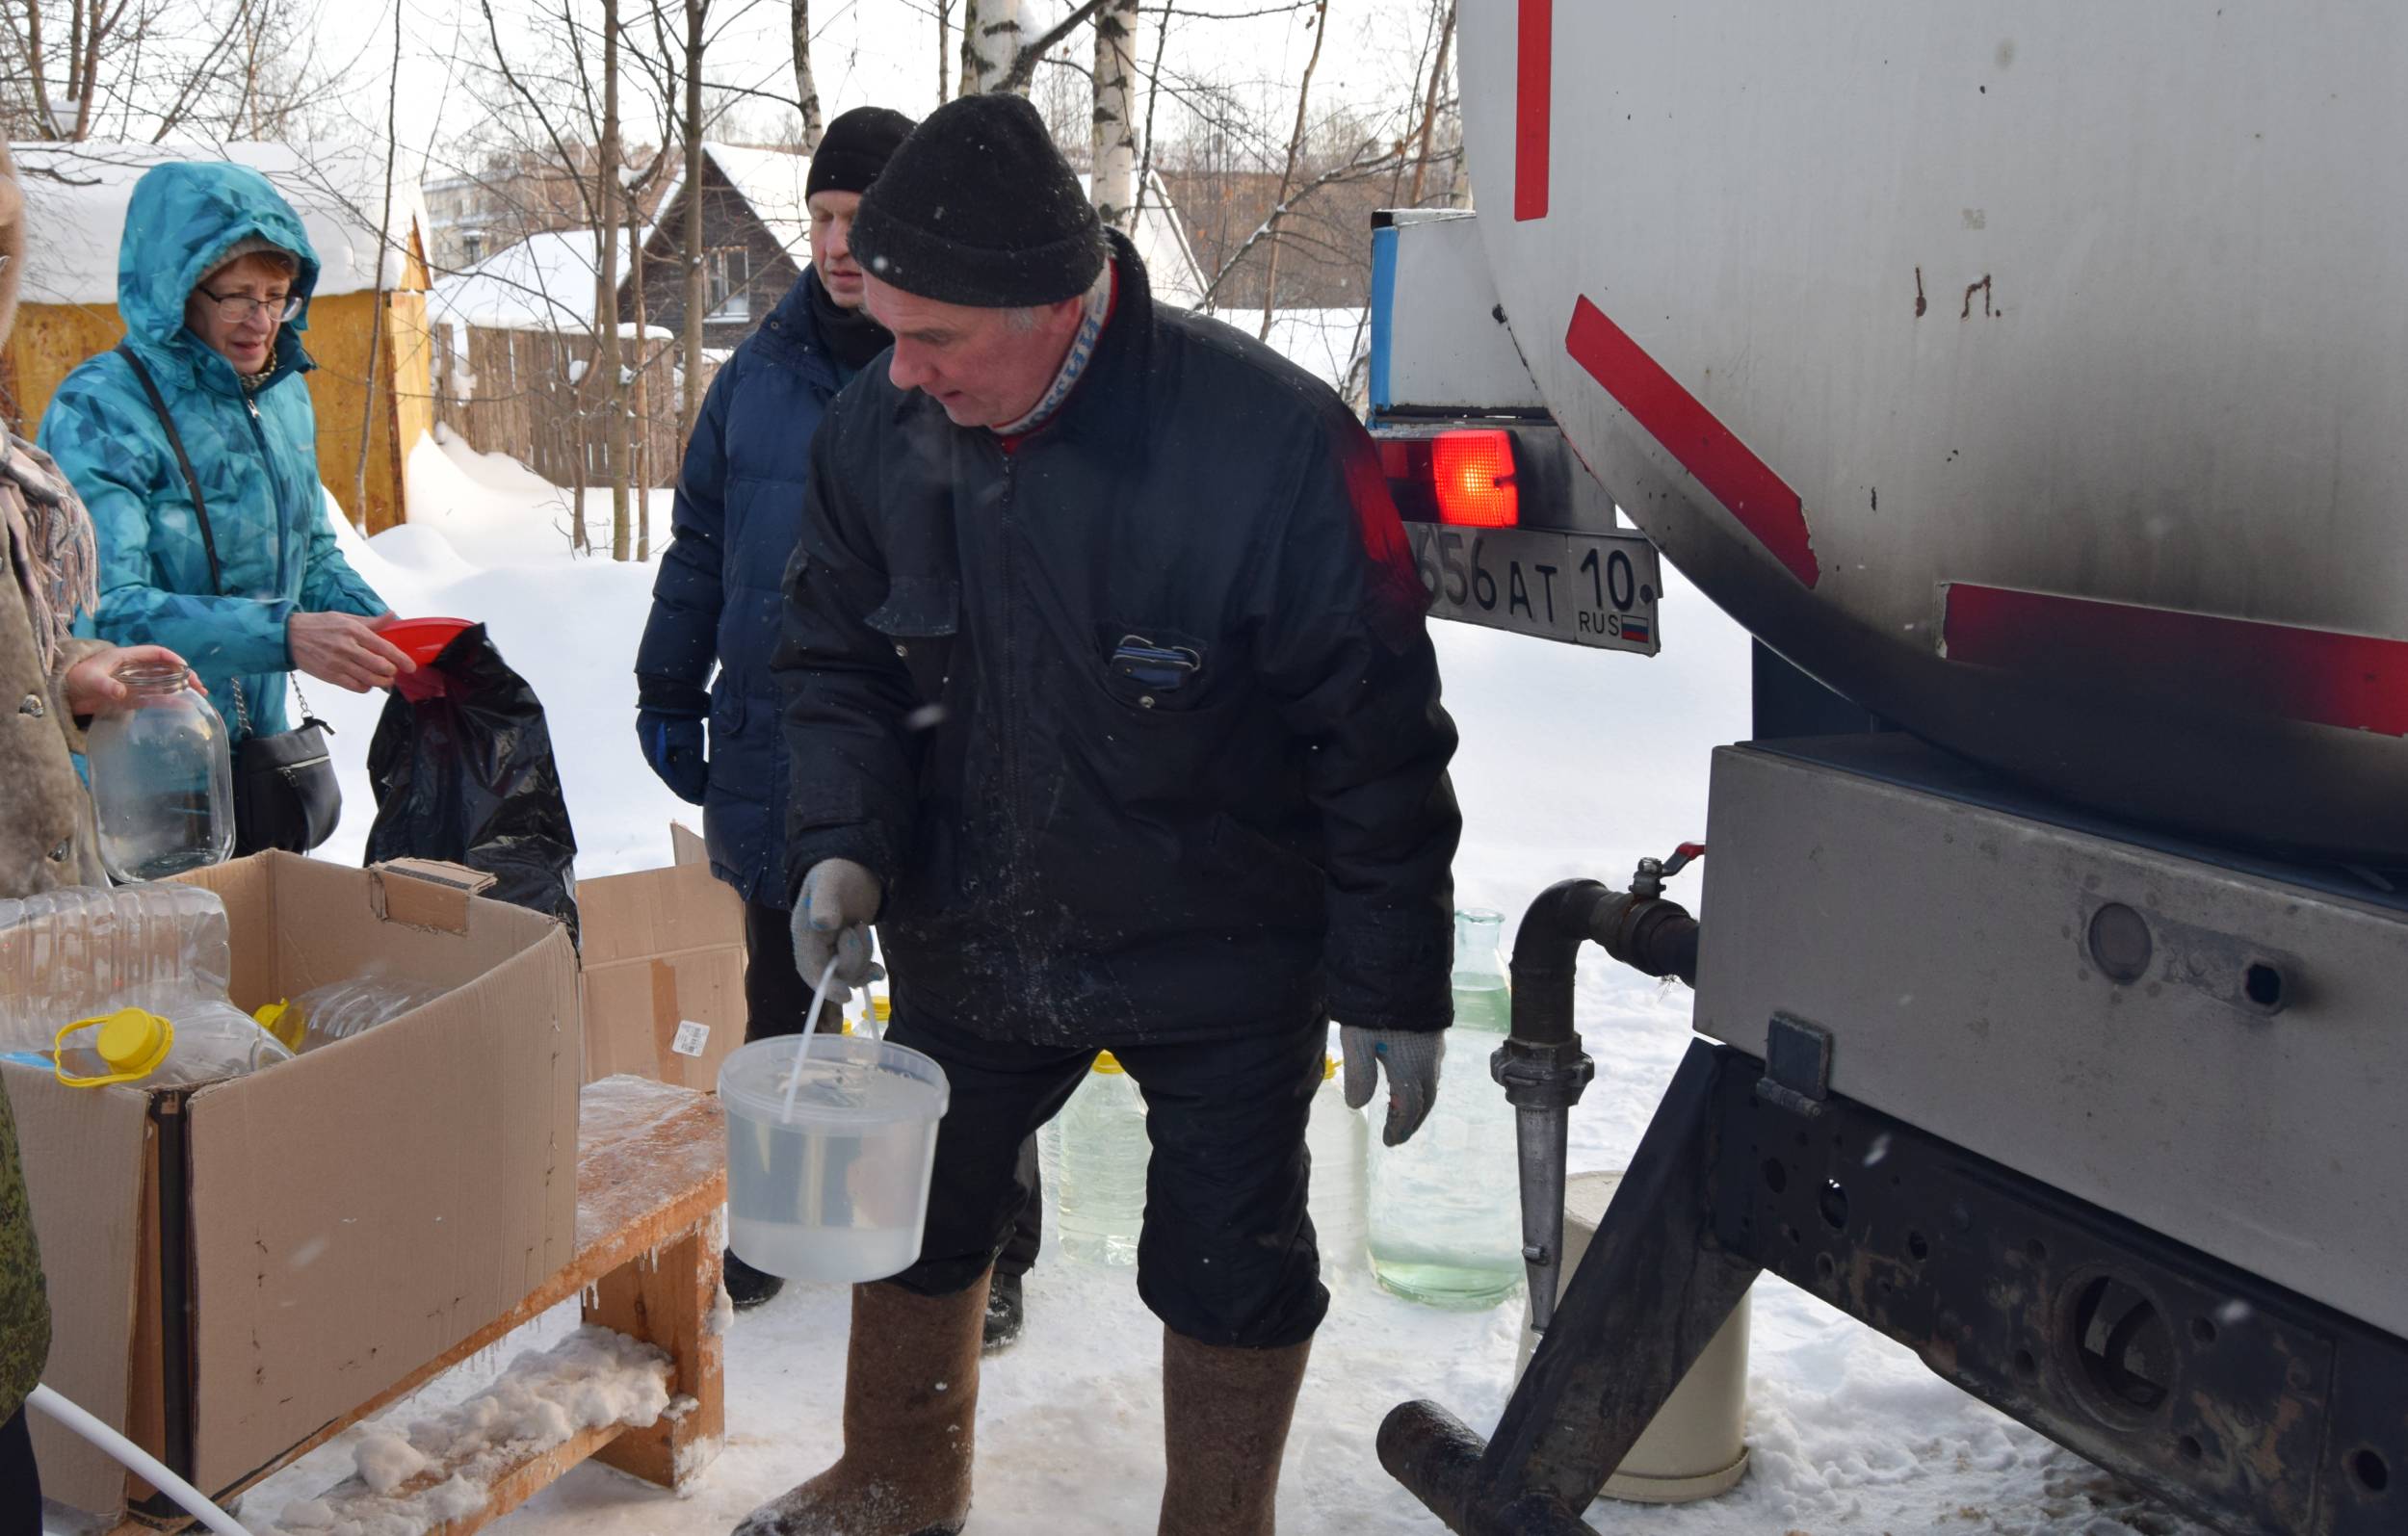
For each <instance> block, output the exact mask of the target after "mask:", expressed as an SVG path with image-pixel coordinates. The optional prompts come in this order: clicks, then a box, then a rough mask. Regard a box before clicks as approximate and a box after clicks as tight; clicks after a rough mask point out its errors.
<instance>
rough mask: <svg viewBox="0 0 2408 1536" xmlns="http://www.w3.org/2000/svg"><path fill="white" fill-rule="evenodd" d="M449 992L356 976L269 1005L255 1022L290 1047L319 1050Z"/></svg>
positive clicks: (428, 984) (415, 983) (393, 978)
mask: <svg viewBox="0 0 2408 1536" xmlns="http://www.w3.org/2000/svg"><path fill="white" fill-rule="evenodd" d="M449 990H451V989H450V988H448V987H442V986H436V985H434V984H432V983H431V982H425V981H410V980H406V979H403V978H400V977H396V976H352V977H349V978H347V979H345V980H341V981H329V982H327V984H326V985H325V986H322V987H312V988H310V989H309V990H308V991H306V992H304V993H302V994H301V996H299V997H297V998H293V999H291V1000H289V1001H287V1002H271V1003H269V1004H268V1005H267V1006H266V1007H264V1008H261V1009H260V1010H259V1011H258V1012H257V1013H256V1014H254V1015H252V1017H254V1018H256V1019H257V1020H258V1021H259V1024H260V1027H261V1028H264V1029H266V1030H267V1031H268V1032H269V1033H271V1034H273V1035H275V1037H276V1039H277V1040H279V1041H281V1042H282V1043H283V1044H284V1045H285V1046H286V1047H287V1048H289V1049H291V1050H294V1051H315V1050H317V1049H318V1048H319V1047H321V1046H329V1045H332V1044H334V1043H335V1042H336V1041H337V1040H349V1039H352V1038H353V1036H355V1035H362V1034H366V1033H367V1032H368V1031H369V1030H371V1029H373V1028H377V1027H378V1026H379V1025H382V1024H389V1023H391V1022H392V1021H393V1020H395V1019H398V1018H400V1017H401V1016H402V1015H403V1014H405V1013H407V1012H408V1011H409V1010H410V1009H412V1008H416V1007H422V1006H424V1005H425V1004H427V1003H430V1002H433V1001H434V1000H435V999H437V998H439V997H441V996H443V994H444V993H445V992H447V991H449Z"/></svg>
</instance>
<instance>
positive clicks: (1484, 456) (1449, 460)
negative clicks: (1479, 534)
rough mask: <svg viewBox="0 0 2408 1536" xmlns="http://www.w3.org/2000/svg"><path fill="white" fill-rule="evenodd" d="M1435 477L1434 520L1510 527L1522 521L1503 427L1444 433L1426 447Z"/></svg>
mask: <svg viewBox="0 0 2408 1536" xmlns="http://www.w3.org/2000/svg"><path fill="white" fill-rule="evenodd" d="M1429 457H1430V467H1431V469H1432V470H1433V471H1434V472H1435V473H1436V475H1437V477H1438V520H1439V521H1440V522H1443V523H1453V524H1455V525H1457V526H1458V527H1462V528H1511V527H1513V526H1514V525H1515V524H1517V523H1519V522H1520V521H1521V520H1522V492H1521V488H1520V487H1519V486H1517V485H1516V484H1515V483H1514V481H1513V439H1512V438H1511V437H1509V436H1507V435H1506V434H1505V433H1504V432H1501V431H1465V432H1446V433H1443V434H1441V435H1440V437H1439V438H1438V440H1437V441H1436V442H1435V443H1432V444H1431V445H1430V450H1429Z"/></svg>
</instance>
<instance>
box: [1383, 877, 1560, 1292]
mask: <svg viewBox="0 0 2408 1536" xmlns="http://www.w3.org/2000/svg"><path fill="white" fill-rule="evenodd" d="M1504 927H1505V918H1504V916H1503V915H1502V914H1500V913H1496V912H1491V911H1487V910H1485V909H1470V910H1466V911H1461V912H1457V913H1456V914H1455V920H1454V942H1455V950H1454V956H1455V958H1454V976H1453V985H1454V1028H1453V1029H1451V1030H1449V1031H1448V1039H1447V1055H1446V1063H1445V1068H1444V1070H1443V1071H1441V1072H1440V1073H1439V1076H1438V1102H1437V1103H1436V1104H1434V1105H1433V1106H1430V1111H1429V1118H1428V1119H1427V1120H1425V1121H1424V1122H1423V1123H1422V1129H1421V1130H1420V1131H1418V1132H1415V1133H1414V1136H1413V1139H1412V1140H1410V1141H1408V1142H1406V1143H1405V1144H1404V1145H1403V1146H1401V1147H1390V1146H1384V1145H1381V1144H1379V1143H1378V1142H1377V1141H1374V1143H1373V1145H1372V1149H1371V1152H1372V1196H1371V1251H1372V1270H1373V1272H1374V1274H1376V1275H1377V1276H1378V1277H1379V1283H1380V1285H1381V1286H1382V1287H1383V1288H1384V1289H1388V1290H1390V1291H1392V1292H1394V1293H1395V1294H1397V1295H1400V1296H1402V1297H1404V1298H1406V1299H1407V1300H1410V1301H1423V1302H1427V1303H1429V1304H1431V1305H1432V1306H1439V1307H1455V1308H1465V1309H1471V1308H1479V1307H1491V1306H1494V1305H1496V1304H1497V1303H1498V1302H1501V1301H1503V1300H1505V1298H1506V1297H1508V1296H1510V1295H1512V1294H1513V1293H1514V1292H1515V1291H1516V1290H1517V1289H1519V1288H1520V1286H1521V1284H1522V1276H1523V1269H1522V1214H1521V1173H1520V1168H1519V1165H1518V1163H1517V1161H1516V1159H1515V1156H1514V1115H1513V1106H1511V1105H1510V1104H1508V1103H1506V1102H1505V1090H1504V1089H1503V1088H1500V1087H1498V1086H1497V1084H1496V1083H1495V1082H1494V1081H1493V1080H1490V1078H1489V1076H1488V1057H1489V1054H1490V1053H1491V1052H1493V1051H1495V1050H1496V1048H1497V1047H1498V1046H1499V1045H1500V1044H1502V1043H1503V1041H1504V1039H1505V1035H1506V1034H1508V1033H1510V1032H1511V1030H1512V1027H1513V1000H1512V993H1511V992H1510V991H1509V990H1508V989H1507V984H1506V975H1505V962H1504V960H1503V959H1502V957H1500V956H1499V954H1498V952H1497V942H1498V939H1499V937H1500V936H1501V935H1502V933H1503V931H1504Z"/></svg>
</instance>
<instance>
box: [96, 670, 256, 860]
mask: <svg viewBox="0 0 2408 1536" xmlns="http://www.w3.org/2000/svg"><path fill="white" fill-rule="evenodd" d="M117 679H118V682H120V683H122V684H124V685H125V689H126V699H125V707H124V708H122V709H118V710H113V711H111V712H110V713H108V714H106V715H103V716H100V717H99V718H98V719H96V720H94V721H93V722H92V729H91V730H90V731H89V732H87V733H86V735H85V739H84V740H85V746H84V755H85V759H86V761H87V762H88V763H90V765H91V767H92V808H93V810H94V811H96V812H97V813H98V819H99V826H100V862H101V863H102V864H103V865H105V866H107V868H108V871H109V873H110V874H112V875H113V876H115V877H116V878H118V879H119V880H126V881H131V880H158V879H164V878H166V877H167V876H168V875H170V874H181V873H183V872H185V871H187V870H197V869H200V868H201V867H203V866H204V865H210V864H220V863H223V862H224V861H225V859H226V858H227V856H228V855H230V854H232V853H233V851H234V760H233V757H232V755H231V752H230V749H229V747H228V744H227V741H226V732H225V721H224V720H222V719H221V718H219V716H218V712H217V711H216V710H215V709H213V708H211V707H210V704H209V700H208V699H207V698H205V697H203V696H202V695H201V694H200V693H199V692H198V691H197V690H195V689H194V688H193V686H192V684H191V681H190V679H189V677H188V675H187V674H186V672H185V670H184V668H183V667H182V666H180V665H177V666H161V665H157V664H146V665H144V664H137V665H127V666H120V667H118V671H117Z"/></svg>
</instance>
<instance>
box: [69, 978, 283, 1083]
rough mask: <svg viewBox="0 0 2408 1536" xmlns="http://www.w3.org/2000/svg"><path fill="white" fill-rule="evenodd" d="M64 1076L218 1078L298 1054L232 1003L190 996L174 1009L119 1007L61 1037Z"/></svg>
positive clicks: (98, 1079) (96, 1079)
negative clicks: (169, 1011)
mask: <svg viewBox="0 0 2408 1536" xmlns="http://www.w3.org/2000/svg"><path fill="white" fill-rule="evenodd" d="M56 1044H57V1048H58V1067H57V1071H58V1075H59V1080H60V1081H62V1082H65V1083H66V1084H67V1085H68V1086H69V1087H75V1088H103V1087H107V1086H109V1085H110V1084H112V1083H118V1082H128V1083H133V1084H136V1085H137V1086H140V1087H144V1088H156V1087H169V1086H175V1085H188V1084H196V1083H203V1082H215V1081H217V1080H219V1079H221V1078H234V1077H240V1076H242V1075H243V1074H245V1073H248V1072H256V1071H258V1070H259V1069H260V1068H261V1067H269V1066H274V1065H275V1063H277V1062H279V1061H290V1060H292V1059H293V1053H292V1052H290V1051H287V1050H286V1049H284V1045H283V1043H282V1042H281V1041H279V1040H277V1039H276V1038H275V1036H274V1035H272V1034H270V1033H268V1031H267V1030H265V1029H263V1028H260V1027H259V1025H258V1022H257V1021H256V1020H254V1019H252V1018H251V1016H250V1015H249V1014H247V1013H245V1012H244V1011H243V1010H242V1009H240V1008H238V1007H236V1006H234V1005H233V1004H232V1003H230V1002H213V1001H211V1000H208V999H205V998H192V999H188V1000H186V1001H185V1002H183V1003H182V1004H180V1005H179V1006H177V1007H176V1009H175V1011H174V1013H173V1014H172V1015H167V1014H158V1013H152V1012H150V1011H149V1010H148V1009H146V1008H119V1009H118V1010H117V1011H116V1012H115V1013H110V1014H104V1015H102V1016H101V1017H99V1018H94V1019H79V1020H77V1021H76V1022H75V1023H73V1024H70V1025H68V1026H67V1027H66V1028H64V1029H61V1030H60V1031H59V1033H58V1037H57V1041H56Z"/></svg>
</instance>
